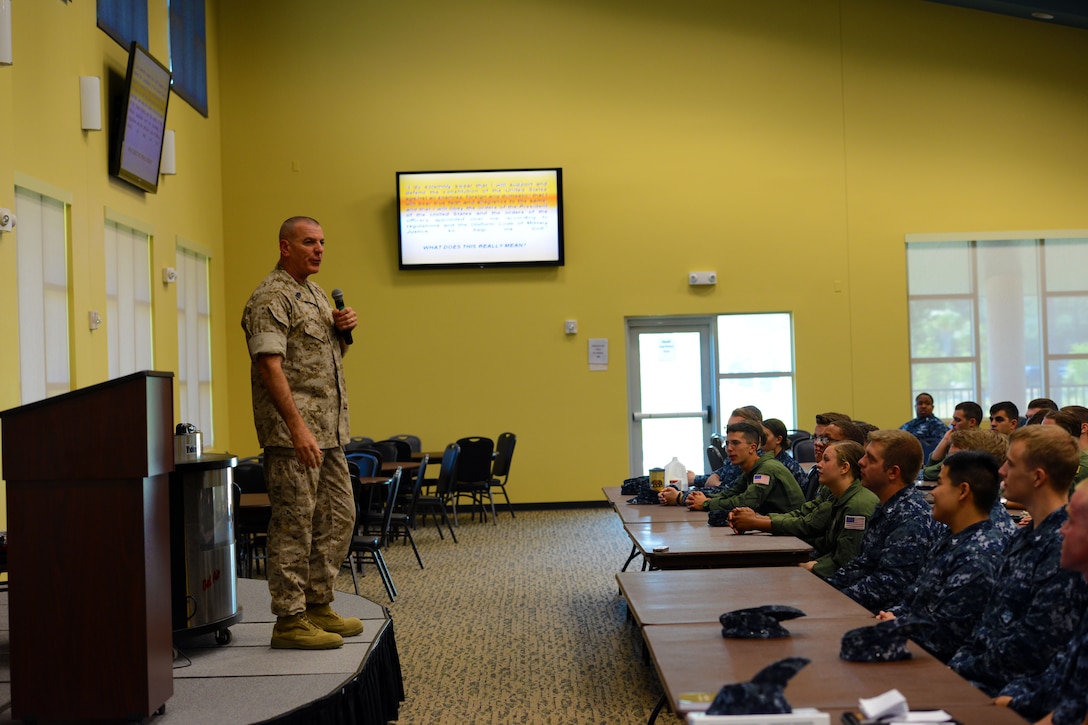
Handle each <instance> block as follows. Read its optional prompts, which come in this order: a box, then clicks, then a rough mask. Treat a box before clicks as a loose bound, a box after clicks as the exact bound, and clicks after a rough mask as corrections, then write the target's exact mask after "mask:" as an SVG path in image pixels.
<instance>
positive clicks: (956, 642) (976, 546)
mask: <svg viewBox="0 0 1088 725" xmlns="http://www.w3.org/2000/svg"><path fill="white" fill-rule="evenodd" d="M1008 541H1009V536H1008V534H1006V533H1005V532H1003V531H1002V530H1001V529H999V528H998V527H996V526H994V524H993V522H992V521H991V520H990V519H985V520H983V521H979V522H978V523H975V524H972V525H971V526H968V527H966V528H965V529H963V530H962V531H960V532H959V533H958V534H954V533H952V532H951V531H950V530H945V533H944V534H943V535H942V536H941V537H940V538H938V539H937V543H936V544H934V546H933V548H932V549H931V550H930V552H929V557H928V559H927V560H926V563H925V565H923V566H922V570H921V571H920V572H919V573H918V578H917V579H915V580H914V582H913V583H912V584H911V585H910V587H909V588H908V589H907V593H906V595H905V596H904V597H903V600H902V601H901V602H900V603H899V604H896V605H895V606H894V607H892V608H891V609H889V610H887V611H889V612H891V613H892V614H894V615H895V616H896V617H904V616H912V617H919V618H921V619H926V620H928V621H930V622H932V624H933V626H932V627H927V628H925V629H924V630H922V631H918V632H915V633H914V634H912V635H911V639H913V640H914V641H915V642H917V643H918V644H920V645H922V646H923V647H925V649H926V650H927V651H928V652H929V653H930V654H932V655H933V656H934V657H936V658H937V659H939V660H940V661H941V662H948V660H949V659H950V658H951V657H952V655H954V654H955V653H956V650H957V649H959V647H960V645H961V644H963V642H964V641H965V640H966V639H967V638H968V637H970V636H971V632H972V631H973V630H974V628H975V625H976V624H978V620H979V619H980V618H981V617H982V612H983V610H984V609H985V608H986V602H987V600H988V599H989V598H990V592H991V590H992V589H993V587H994V582H995V581H996V578H997V571H998V569H999V568H1000V567H1001V560H1002V559H1003V558H1004V553H1005V545H1006V544H1007V543H1008Z"/></svg>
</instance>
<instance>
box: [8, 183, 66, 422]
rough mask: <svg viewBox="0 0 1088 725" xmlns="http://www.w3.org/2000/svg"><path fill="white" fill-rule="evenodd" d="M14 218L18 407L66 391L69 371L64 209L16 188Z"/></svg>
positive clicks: (45, 197) (54, 202)
mask: <svg viewBox="0 0 1088 725" xmlns="http://www.w3.org/2000/svg"><path fill="white" fill-rule="evenodd" d="M15 214H16V216H17V217H18V218H19V228H18V246H17V248H16V253H15V259H16V267H17V270H18V280H19V383H20V388H21V391H22V402H23V403H32V402H35V401H38V400H43V399H45V398H47V397H49V396H52V395H57V394H58V393H66V392H68V390H69V389H71V376H70V374H69V366H68V360H69V356H68V235H67V232H66V230H67V226H68V225H67V214H68V205H67V204H66V203H65V202H63V201H59V200H57V199H55V198H51V197H49V196H45V195H43V194H39V193H36V192H34V191H31V190H29V189H25V188H21V187H16V188H15Z"/></svg>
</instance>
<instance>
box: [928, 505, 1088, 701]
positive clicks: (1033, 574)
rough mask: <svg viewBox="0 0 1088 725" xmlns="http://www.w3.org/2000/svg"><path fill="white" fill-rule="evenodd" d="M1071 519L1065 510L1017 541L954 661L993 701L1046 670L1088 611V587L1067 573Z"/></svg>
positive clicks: (1076, 574) (1023, 533) (1012, 543)
mask: <svg viewBox="0 0 1088 725" xmlns="http://www.w3.org/2000/svg"><path fill="white" fill-rule="evenodd" d="M1066 518H1068V514H1067V513H1066V510H1065V508H1064V507H1063V508H1059V509H1057V510H1056V511H1054V512H1053V513H1051V514H1050V515H1049V516H1047V517H1046V518H1045V519H1043V520H1042V521H1039V522H1036V525H1035V526H1034V527H1027V526H1025V527H1023V528H1022V529H1021V530H1020V531H1018V532H1017V533H1016V534H1015V535H1014V536H1013V537H1012V539H1011V540H1010V541H1009V545H1008V548H1007V549H1006V551H1005V559H1004V561H1003V562H1002V564H1001V570H1000V572H999V573H998V575H997V585H996V586H995V587H994V590H993V593H992V596H991V597H990V600H989V604H988V606H987V607H986V609H985V611H984V612H983V614H982V619H981V620H980V621H979V624H978V626H977V627H975V631H974V632H973V633H972V635H971V637H970V638H969V639H968V640H967V642H966V643H964V645H963V646H962V647H960V648H959V650H958V651H957V652H956V654H955V655H954V656H953V657H952V659H951V660H949V662H948V666H949V667H951V668H952V669H953V670H955V671H956V672H957V673H959V674H960V676H962V677H964V678H966V679H968V680H970V681H971V682H972V683H974V684H975V686H976V687H978V688H979V689H981V690H982V691H983V692H985V693H986V694H987V695H989V696H990V697H995V696H996V695H997V694H998V692H1000V691H1001V689H1002V688H1003V687H1005V685H1007V684H1009V683H1010V682H1012V681H1013V680H1017V679H1019V678H1021V677H1031V676H1034V675H1037V674H1038V673H1040V672H1042V671H1043V670H1044V669H1046V667H1047V665H1049V664H1050V661H1051V660H1052V659H1053V658H1054V656H1055V655H1057V654H1058V653H1059V652H1061V651H1062V649H1063V648H1064V647H1065V646H1066V644H1067V643H1068V642H1069V639H1070V636H1071V635H1072V633H1073V630H1074V628H1075V627H1076V626H1077V624H1078V622H1079V621H1080V618H1081V614H1082V613H1083V612H1084V609H1085V607H1086V606H1088V582H1085V580H1084V577H1083V575H1081V574H1080V573H1079V572H1072V571H1066V570H1065V569H1062V568H1061V549H1062V536H1061V533H1060V532H1059V529H1060V528H1061V526H1062V524H1063V523H1065V520H1066Z"/></svg>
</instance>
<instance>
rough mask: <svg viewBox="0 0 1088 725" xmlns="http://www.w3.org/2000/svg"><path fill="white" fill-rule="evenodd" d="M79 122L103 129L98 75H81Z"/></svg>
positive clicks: (96, 129) (86, 129) (85, 126)
mask: <svg viewBox="0 0 1088 725" xmlns="http://www.w3.org/2000/svg"><path fill="white" fill-rule="evenodd" d="M0 1H2V0H0ZM79 122H80V126H81V127H82V128H83V130H84V131H101V130H102V80H101V79H100V78H99V77H98V76H80V77H79Z"/></svg>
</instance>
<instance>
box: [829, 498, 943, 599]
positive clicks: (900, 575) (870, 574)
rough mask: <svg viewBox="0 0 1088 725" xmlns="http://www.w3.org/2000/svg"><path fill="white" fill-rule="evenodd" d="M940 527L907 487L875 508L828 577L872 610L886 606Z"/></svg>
mask: <svg viewBox="0 0 1088 725" xmlns="http://www.w3.org/2000/svg"><path fill="white" fill-rule="evenodd" d="M942 528H943V525H942V524H938V523H937V522H935V521H934V520H933V517H932V516H931V515H930V508H929V504H927V503H926V500H925V498H924V497H923V496H922V493H921V491H919V490H918V489H916V488H914V486H908V487H906V488H904V489H902V490H901V491H898V492H896V493H895V494H894V495H893V496H892V497H891V498H889V499H888V500H887V501H886V502H885V503H884V504H882V505H880V506H877V507H876V510H875V511H874V512H873V516H872V518H870V519H869V523H868V529H867V530H866V531H865V537H864V538H863V539H862V540H861V553H859V554H858V556H857V557H856V558H855V559H854V560H853V561H851V562H850V563H849V564H847V565H846V566H844V567H843V568H841V569H839V570H838V571H837V572H835V573H834V574H832V575H831V576H830V577H828V579H827V581H828V583H830V584H831V585H832V586H834V587H835V588H836V589H839V590H840V591H842V592H843V593H844V594H846V595H848V596H849V597H850V598H851V599H853V600H855V601H856V602H858V603H859V604H861V605H862V606H863V607H865V608H867V609H869V610H870V611H872V612H874V613H875V612H879V611H880V610H882V609H887V608H888V607H890V606H892V605H894V604H897V603H898V602H899V601H900V600H901V599H902V598H903V595H904V594H905V593H906V591H907V587H908V586H909V585H910V583H911V582H912V581H913V580H914V578H915V577H916V576H917V575H918V572H919V571H920V570H921V568H922V564H924V563H925V561H926V558H927V557H928V555H929V549H930V547H931V546H932V545H933V541H934V539H935V538H936V536H938V534H939V533H940V530H941V529H942Z"/></svg>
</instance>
